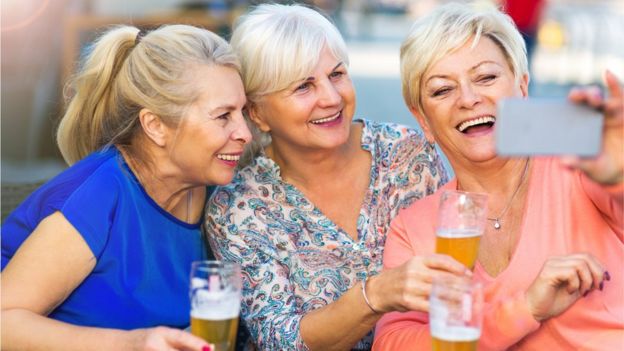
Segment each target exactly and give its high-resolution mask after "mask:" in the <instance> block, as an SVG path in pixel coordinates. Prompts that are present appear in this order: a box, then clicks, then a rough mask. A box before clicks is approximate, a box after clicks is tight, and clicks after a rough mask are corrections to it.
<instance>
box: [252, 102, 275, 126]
mask: <svg viewBox="0 0 624 351" xmlns="http://www.w3.org/2000/svg"><path fill="white" fill-rule="evenodd" d="M247 112H248V114H249V119H251V121H252V122H254V124H255V125H256V126H257V127H258V129H260V130H261V131H263V132H265V133H268V132H270V131H271V127H269V125H268V123H266V121H265V120H264V116H263V114H262V113H261V111H260V107H259V106H258V104H256V103H249V105H248V106H247Z"/></svg>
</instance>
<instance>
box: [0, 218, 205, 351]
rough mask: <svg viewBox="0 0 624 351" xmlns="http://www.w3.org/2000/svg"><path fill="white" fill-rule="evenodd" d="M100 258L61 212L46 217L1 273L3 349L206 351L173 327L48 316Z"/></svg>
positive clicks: (186, 334)
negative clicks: (122, 326)
mask: <svg viewBox="0 0 624 351" xmlns="http://www.w3.org/2000/svg"><path fill="white" fill-rule="evenodd" d="M95 263H96V259H95V257H93V254H92V252H91V250H90V248H89V246H88V245H87V243H86V242H85V241H84V239H83V238H82V236H81V235H80V233H78V231H77V230H76V229H75V228H74V227H73V226H72V225H71V224H70V223H69V222H68V221H67V219H66V218H65V217H64V216H63V215H62V214H61V213H60V212H56V213H54V214H52V215H50V216H48V217H47V218H45V219H44V220H43V221H41V223H40V224H39V225H38V226H37V228H36V229H35V231H34V232H33V233H32V234H31V235H30V236H29V237H28V239H27V240H26V241H25V242H24V243H23V244H22V246H21V247H20V248H19V250H18V251H17V252H16V253H15V256H14V257H13V258H12V259H11V261H10V262H9V264H8V265H7V266H6V268H5V269H4V271H3V272H2V349H3V350H164V349H166V350H170V349H172V348H173V349H176V350H201V349H202V347H203V346H205V342H203V341H202V340H201V339H199V338H196V337H194V336H192V335H190V334H188V333H185V332H182V331H179V330H174V329H170V328H163V327H161V328H152V329H139V330H134V331H122V330H114V329H102V328H87V327H80V326H75V325H71V324H67V323H63V322H59V321H56V320H53V319H50V318H48V317H46V316H47V315H48V314H49V313H50V312H51V311H53V310H54V308H55V307H57V306H58V305H60V304H61V303H62V302H63V301H64V300H65V299H66V298H67V296H69V294H71V292H72V291H73V290H74V289H75V288H76V287H77V286H78V285H79V284H80V283H81V282H82V281H83V280H84V279H85V278H86V277H87V276H88V275H89V274H90V273H91V271H92V270H93V268H94V267H95Z"/></svg>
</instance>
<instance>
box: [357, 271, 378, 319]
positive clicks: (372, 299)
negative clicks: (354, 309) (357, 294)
mask: <svg viewBox="0 0 624 351" xmlns="http://www.w3.org/2000/svg"><path fill="white" fill-rule="evenodd" d="M375 280H376V279H374V277H366V279H364V280H362V281H361V282H360V284H361V286H360V287H361V289H362V298H363V299H364V303H366V305H367V306H368V309H369V310H370V311H371V312H372V313H373V314H382V311H381V309H380V308H379V305H378V304H376V302H377V298H376V295H374V294H373V293H372V291H373V290H374V288H372V287H371V286H372V285H373V284H374V281H375ZM374 291H376V290H374ZM373 295H374V296H373Z"/></svg>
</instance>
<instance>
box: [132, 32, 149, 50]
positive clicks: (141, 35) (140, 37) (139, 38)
mask: <svg viewBox="0 0 624 351" xmlns="http://www.w3.org/2000/svg"><path fill="white" fill-rule="evenodd" d="M146 34H147V31H146V30H145V29H143V28H141V29H140V30H139V32H138V33H137V35H136V39H134V45H135V46H136V45H138V44H139V43H140V42H141V39H143V37H144V36H145V35H146Z"/></svg>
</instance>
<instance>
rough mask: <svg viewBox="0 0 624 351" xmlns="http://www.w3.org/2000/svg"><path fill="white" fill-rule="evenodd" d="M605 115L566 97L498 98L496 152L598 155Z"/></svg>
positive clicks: (523, 154) (505, 153) (524, 154)
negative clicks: (499, 99)
mask: <svg viewBox="0 0 624 351" xmlns="http://www.w3.org/2000/svg"><path fill="white" fill-rule="evenodd" d="M602 127H603V117H602V114H601V112H600V111H598V110H597V109H594V108H592V107H589V106H586V105H580V104H574V103H572V102H569V101H568V100H565V99H544V98H529V99H524V98H507V99H503V100H501V101H499V103H498V113H497V118H496V134H495V135H496V151H497V153H498V154H499V155H503V156H528V155H577V156H582V157H591V156H596V155H598V153H600V150H601V147H602Z"/></svg>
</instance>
